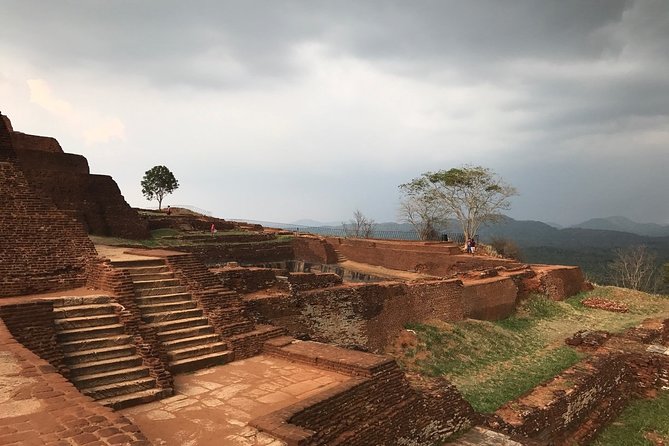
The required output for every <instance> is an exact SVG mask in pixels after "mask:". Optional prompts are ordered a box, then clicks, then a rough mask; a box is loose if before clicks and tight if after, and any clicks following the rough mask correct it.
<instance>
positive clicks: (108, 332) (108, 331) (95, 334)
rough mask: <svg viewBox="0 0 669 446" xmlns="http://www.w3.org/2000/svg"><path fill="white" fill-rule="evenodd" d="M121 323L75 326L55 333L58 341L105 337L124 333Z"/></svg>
mask: <svg viewBox="0 0 669 446" xmlns="http://www.w3.org/2000/svg"><path fill="white" fill-rule="evenodd" d="M124 334H125V333H123V325H121V324H111V325H102V326H99V327H86V328H76V329H72V330H62V331H61V332H59V333H56V337H57V339H58V340H59V341H60V342H69V341H78V340H82V339H94V338H106V337H110V336H113V335H124Z"/></svg>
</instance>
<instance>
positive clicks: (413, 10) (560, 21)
mask: <svg viewBox="0 0 669 446" xmlns="http://www.w3.org/2000/svg"><path fill="white" fill-rule="evenodd" d="M625 5H626V3H625V2H624V1H620V0H601V1H586V2H584V1H577V0H573V1H564V0H553V1H542V2H536V1H533V0H523V1H514V2H498V1H493V0H489V1H478V2H470V1H466V2H463V1H460V0H458V1H416V2H406V1H399V0H397V1H378V2H371V1H338V2H313V1H302V2H298V1H285V2H279V1H264V2H259V1H247V2H221V1H199V2H183V1H163V0H161V1H140V2H137V1H113V2H109V1H100V0H97V1H96V0H94V1H69V2H35V1H26V0H10V1H5V2H4V3H3V12H4V13H3V17H4V18H0V24H2V26H1V27H0V38H1V39H2V40H3V41H5V42H11V44H12V45H16V46H17V47H19V48H20V49H21V51H22V52H25V53H26V54H30V55H31V57H32V58H33V62H35V63H41V64H44V65H46V66H49V65H51V66H55V67H57V66H59V65H65V66H70V65H75V66H76V65H80V64H90V63H92V62H94V63H99V64H102V65H104V66H106V67H108V68H109V69H113V70H117V71H120V72H128V73H133V74H140V75H142V76H146V77H148V78H149V79H150V80H152V81H153V82H158V83H164V82H179V83H186V84H190V83H192V84H195V85H197V84H199V83H201V82H204V83H206V84H212V83H213V84H215V83H216V81H217V80H218V82H219V83H221V84H222V85H224V84H226V83H227V82H230V81H232V80H241V78H244V77H250V78H255V77H274V76H279V77H280V76H283V75H290V74H295V73H294V70H295V69H296V67H294V66H293V57H292V54H291V52H292V51H293V50H294V48H295V46H296V45H299V44H300V43H305V42H312V41H319V42H325V43H326V44H328V45H330V46H331V47H332V48H333V49H336V51H343V52H347V53H351V54H354V55H355V56H357V57H360V58H367V59H370V60H381V61H395V62H397V63H399V65H404V64H410V67H409V68H413V67H415V66H416V65H415V63H419V65H418V66H422V67H423V68H424V69H425V70H428V71H429V70H437V71H438V70H440V69H443V68H444V66H450V65H454V66H456V67H457V68H458V69H464V68H466V67H468V66H469V65H474V66H477V67H478V68H480V69H481V70H485V69H486V68H487V67H491V66H494V65H496V64H497V63H499V62H500V61H508V60H509V59H510V58H535V57H539V58H545V57H548V58H550V59H552V60H562V59H564V60H571V59H574V58H586V59H587V58H592V57H598V56H599V55H601V54H602V53H603V52H606V51H617V50H619V48H616V45H615V42H611V41H610V40H609V39H597V38H596V37H593V36H594V35H595V32H596V31H597V30H598V29H601V28H603V27H606V26H607V25H609V24H611V23H615V22H617V21H619V20H620V18H621V16H622V14H623V12H624V11H625ZM618 45H619V44H618ZM200 58H202V59H205V60H212V61H213V60H224V59H229V61H230V63H231V64H238V65H239V68H240V69H241V71H240V72H236V71H235V70H234V69H233V68H228V69H227V70H226V69H225V67H222V68H220V69H216V68H214V70H213V72H210V73H206V70H205V69H204V68H202V69H198V67H197V61H198V59H200ZM193 63H195V66H196V68H195V69H191V70H184V69H183V67H184V66H188V65H189V64H193ZM405 68H406V67H405ZM470 68H473V67H470ZM475 74H476V73H467V75H475Z"/></svg>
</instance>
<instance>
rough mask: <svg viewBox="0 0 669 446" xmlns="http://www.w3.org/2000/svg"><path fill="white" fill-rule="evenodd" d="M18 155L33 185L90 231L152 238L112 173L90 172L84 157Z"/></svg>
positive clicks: (20, 152)
mask: <svg viewBox="0 0 669 446" xmlns="http://www.w3.org/2000/svg"><path fill="white" fill-rule="evenodd" d="M16 154H17V158H18V160H19V165H20V166H21V170H22V171H23V172H24V174H25V176H26V178H27V179H28V182H29V183H30V184H31V186H32V187H33V188H35V189H36V190H37V191H38V192H39V194H40V195H43V196H47V197H49V198H50V199H51V200H52V201H53V202H54V204H55V205H56V207H58V208H59V209H61V210H63V211H67V212H71V213H72V215H75V216H76V217H77V219H78V220H79V221H80V222H81V223H82V224H83V225H84V226H85V227H86V229H87V231H88V232H89V233H91V234H96V235H103V236H114V237H123V238H132V239H143V238H148V237H149V235H150V234H149V231H148V225H147V223H146V222H145V221H144V220H142V219H140V217H139V214H138V213H137V211H135V210H134V209H132V208H131V207H130V206H129V205H128V203H126V201H125V199H124V198H123V196H122V195H121V191H120V190H119V188H118V185H117V184H116V182H115V181H114V180H113V179H112V178H111V177H110V176H106V175H91V174H89V170H88V162H87V161H86V158H84V157H83V156H81V155H73V154H69V153H56V152H53V153H47V152H43V151H40V150H27V149H23V150H17V151H16Z"/></svg>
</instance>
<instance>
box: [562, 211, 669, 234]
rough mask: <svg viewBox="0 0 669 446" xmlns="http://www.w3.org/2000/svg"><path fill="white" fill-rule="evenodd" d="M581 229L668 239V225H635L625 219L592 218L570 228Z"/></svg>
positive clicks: (633, 222)
mask: <svg viewBox="0 0 669 446" xmlns="http://www.w3.org/2000/svg"><path fill="white" fill-rule="evenodd" d="M572 227H573V228H582V229H603V230H606V231H620V232H631V233H632V234H638V235H645V236H648V237H669V225H664V226H663V225H658V224H656V223H637V222H635V221H632V220H630V219H629V218H627V217H620V216H617V217H606V218H592V219H590V220H588V221H584V222H583V223H579V224H577V225H574V226H572Z"/></svg>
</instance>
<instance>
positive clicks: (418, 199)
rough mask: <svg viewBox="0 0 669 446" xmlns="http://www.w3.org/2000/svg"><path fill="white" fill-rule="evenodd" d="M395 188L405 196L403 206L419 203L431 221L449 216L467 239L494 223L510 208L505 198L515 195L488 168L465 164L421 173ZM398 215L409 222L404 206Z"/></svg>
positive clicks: (507, 185)
mask: <svg viewBox="0 0 669 446" xmlns="http://www.w3.org/2000/svg"><path fill="white" fill-rule="evenodd" d="M399 187H400V189H401V191H402V192H403V194H404V196H405V198H404V201H403V203H410V204H415V203H418V204H421V205H422V208H423V210H429V211H430V212H431V214H432V216H433V217H434V219H435V221H439V220H443V221H445V220H446V218H447V217H448V216H453V217H454V218H455V219H456V220H458V222H459V223H460V225H461V227H462V232H463V233H464V235H465V238H467V239H468V238H470V237H475V236H476V234H477V232H478V230H479V228H480V227H481V225H483V224H485V223H490V222H494V221H498V220H499V218H500V217H501V214H500V212H501V211H503V210H507V209H510V207H511V202H510V200H509V199H510V198H511V197H512V196H514V195H518V191H517V190H516V188H515V187H513V186H511V185H510V184H508V183H506V182H505V181H504V180H503V179H502V178H501V177H499V175H497V174H496V173H495V172H493V171H492V170H491V169H489V168H487V167H481V166H468V165H467V166H462V167H459V168H453V169H449V170H439V171H437V172H425V173H423V174H422V175H421V176H419V177H417V178H414V179H413V180H411V181H410V182H408V183H405V184H402V185H400V186H399ZM401 213H402V215H403V216H404V218H405V220H406V221H409V223H411V221H410V220H409V212H408V210H407V209H406V204H403V208H402V209H401ZM437 217H438V218H437ZM412 224H413V223H412Z"/></svg>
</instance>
